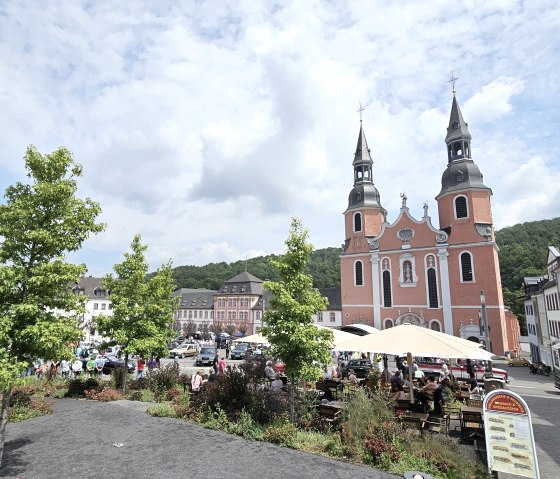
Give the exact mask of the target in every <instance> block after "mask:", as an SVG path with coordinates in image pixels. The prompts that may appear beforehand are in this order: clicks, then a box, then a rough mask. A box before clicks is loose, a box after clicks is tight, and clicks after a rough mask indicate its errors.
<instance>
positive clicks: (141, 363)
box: [136, 354, 146, 379]
mask: <svg viewBox="0 0 560 479" xmlns="http://www.w3.org/2000/svg"><path fill="white" fill-rule="evenodd" d="M145 368H146V362H145V361H144V359H143V358H142V355H140V354H139V355H138V363H137V369H138V370H137V372H136V379H141V378H143V377H144V369H145Z"/></svg>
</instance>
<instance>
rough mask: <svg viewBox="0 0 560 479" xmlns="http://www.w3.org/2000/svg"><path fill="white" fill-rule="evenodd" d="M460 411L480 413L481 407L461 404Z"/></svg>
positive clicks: (481, 411)
mask: <svg viewBox="0 0 560 479" xmlns="http://www.w3.org/2000/svg"><path fill="white" fill-rule="evenodd" d="M461 412H479V413H480V414H482V413H483V409H482V408H481V407H474V406H461Z"/></svg>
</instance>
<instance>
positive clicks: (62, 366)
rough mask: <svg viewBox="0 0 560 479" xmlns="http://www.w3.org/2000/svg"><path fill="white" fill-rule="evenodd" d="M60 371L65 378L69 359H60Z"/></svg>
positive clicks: (68, 370)
mask: <svg viewBox="0 0 560 479" xmlns="http://www.w3.org/2000/svg"><path fill="white" fill-rule="evenodd" d="M60 373H61V374H62V377H63V378H65V379H66V378H67V377H68V376H69V375H70V361H68V360H67V359H63V360H62V361H60Z"/></svg>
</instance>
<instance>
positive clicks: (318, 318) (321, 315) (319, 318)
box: [317, 313, 323, 323]
mask: <svg viewBox="0 0 560 479" xmlns="http://www.w3.org/2000/svg"><path fill="white" fill-rule="evenodd" d="M317 322H318V323H322V322H323V313H317Z"/></svg>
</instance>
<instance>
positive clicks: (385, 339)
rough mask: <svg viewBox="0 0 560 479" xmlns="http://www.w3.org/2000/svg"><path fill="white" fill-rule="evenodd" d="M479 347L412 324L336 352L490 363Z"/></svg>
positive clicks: (348, 344)
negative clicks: (408, 355)
mask: <svg viewBox="0 0 560 479" xmlns="http://www.w3.org/2000/svg"><path fill="white" fill-rule="evenodd" d="M480 346H481V345H480V344H478V343H474V342H472V341H468V340H466V339H463V338H458V337H456V336H451V335H450V334H445V333H440V332H439V331H434V330H433V329H428V328H422V327H420V326H414V325H412V324H402V325H400V326H395V327H394V328H389V329H384V330H382V331H379V332H377V333H373V334H368V335H366V336H360V337H357V338H355V339H352V340H350V341H346V342H344V343H342V344H339V345H338V348H337V349H338V350H339V351H358V352H364V353H367V352H375V353H381V354H394V355H398V356H406V354H407V353H410V354H412V356H418V357H434V358H469V359H482V360H491V359H492V353H490V352H488V351H485V350H484V349H481V348H480Z"/></svg>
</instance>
